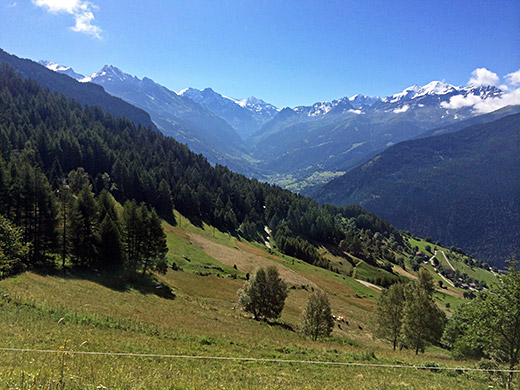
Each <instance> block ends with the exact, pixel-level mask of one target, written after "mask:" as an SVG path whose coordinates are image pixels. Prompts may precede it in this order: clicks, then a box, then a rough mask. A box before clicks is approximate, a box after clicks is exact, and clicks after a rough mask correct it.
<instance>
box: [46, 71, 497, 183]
mask: <svg viewBox="0 0 520 390" xmlns="http://www.w3.org/2000/svg"><path fill="white" fill-rule="evenodd" d="M41 64H43V65H44V66H47V67H48V68H49V69H52V70H54V71H56V72H61V73H70V74H74V75H77V73H75V72H74V71H73V70H72V69H71V68H70V67H66V66H61V65H57V64H55V63H49V62H46V61H43V62H41ZM75 78H77V79H79V80H80V81H82V82H90V83H95V84H98V85H101V86H103V87H104V88H105V90H106V91H107V92H109V93H110V94H112V95H115V96H117V97H120V98H122V99H123V100H125V101H127V102H129V103H131V104H134V105H136V106H137V107H139V108H142V109H143V110H145V111H147V112H148V113H149V114H150V115H151V117H152V119H153V121H154V123H155V124H156V125H157V127H158V128H159V130H161V131H162V132H163V133H165V134H167V135H171V136H173V137H175V138H176V139H177V140H179V141H180V142H183V143H186V144H187V145H188V146H189V147H190V148H192V149H193V150H194V151H196V152H198V153H202V154H204V155H205V156H206V157H207V158H208V159H209V160H210V161H211V162H213V163H220V164H223V165H227V166H229V167H230V168H232V169H233V170H235V171H238V172H241V173H244V174H246V175H249V176H253V177H256V178H259V179H262V180H267V181H271V182H275V183H277V184H281V185H284V184H288V185H290V184H294V183H295V182H301V183H304V184H302V185H299V186H297V187H295V188H296V189H305V186H307V185H309V184H310V181H309V180H308V179H309V178H316V177H318V180H317V181H316V183H318V184H321V183H323V182H326V181H328V180H330V178H331V177H333V176H335V175H339V174H342V173H344V172H346V171H348V170H349V169H351V168H353V167H355V166H357V165H359V164H360V163H362V162H364V161H366V160H368V159H369V158H371V157H373V156H374V155H376V154H377V153H379V152H380V151H382V150H384V149H385V148H387V147H389V146H391V145H393V144H396V143H398V142H400V141H404V140H408V139H413V138H416V137H418V136H420V135H421V134H423V133H425V132H427V131H430V130H433V129H436V128H439V127H440V126H450V125H452V124H454V123H458V122H460V121H463V120H464V119H468V118H473V117H476V116H478V114H479V112H477V111H476V110H474V109H473V107H472V106H468V105H460V106H458V105H456V104H451V103H452V102H453V101H456V100H457V99H467V98H468V97H469V98H472V99H477V100H482V101H485V100H486V99H495V98H499V97H501V96H502V95H503V91H501V90H500V89H498V88H496V87H492V86H470V87H456V86H453V85H450V84H447V83H445V82H442V81H432V82H430V83H428V84H426V85H424V86H417V85H414V86H411V87H408V88H406V89H405V90H403V91H402V92H400V93H396V94H394V95H392V96H387V97H383V98H381V97H370V96H364V95H361V94H358V95H354V96H352V97H350V98H348V97H343V98H340V99H337V100H333V101H326V102H317V103H315V104H313V105H311V106H298V107H294V108H289V107H287V108H283V109H279V108H277V107H275V106H273V105H271V104H269V103H266V102H264V101H263V100H261V99H258V98H255V97H250V98H247V99H234V98H231V97H226V96H223V95H221V94H219V93H217V92H215V91H213V90H212V89H211V88H206V89H204V90H198V89H194V88H186V89H184V90H182V91H180V92H179V93H176V92H174V91H171V90H169V89H167V88H166V87H164V86H161V85H159V84H157V83H155V82H154V81H152V80H151V79H149V78H146V77H145V78H143V79H142V80H140V79H139V78H137V77H134V76H131V75H129V74H126V73H124V72H123V71H121V70H120V69H118V68H116V67H114V66H110V65H106V66H105V67H103V68H102V69H101V70H100V71H99V72H96V73H94V74H92V75H91V76H88V77H78V76H75ZM454 99H455V100H454ZM477 122H478V121H477ZM287 178H292V180H287ZM313 184H314V183H313ZM289 188H290V187H289ZM295 188H293V189H295Z"/></svg>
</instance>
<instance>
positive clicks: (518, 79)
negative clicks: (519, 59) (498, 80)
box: [506, 69, 520, 86]
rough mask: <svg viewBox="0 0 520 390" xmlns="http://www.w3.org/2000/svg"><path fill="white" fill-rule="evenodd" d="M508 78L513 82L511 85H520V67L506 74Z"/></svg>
mask: <svg viewBox="0 0 520 390" xmlns="http://www.w3.org/2000/svg"><path fill="white" fill-rule="evenodd" d="M506 79H507V80H508V81H509V83H511V85H515V86H516V85H520V69H518V70H517V71H516V72H513V73H509V74H508V75H506Z"/></svg>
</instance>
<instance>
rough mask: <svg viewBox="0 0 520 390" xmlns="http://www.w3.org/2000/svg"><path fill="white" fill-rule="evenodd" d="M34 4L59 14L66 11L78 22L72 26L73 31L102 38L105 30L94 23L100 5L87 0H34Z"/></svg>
mask: <svg viewBox="0 0 520 390" xmlns="http://www.w3.org/2000/svg"><path fill="white" fill-rule="evenodd" d="M32 2H33V4H34V5H36V6H38V7H41V8H44V9H46V10H47V11H49V12H51V13H54V14H58V13H66V14H69V15H72V16H73V17H74V20H75V22H76V24H75V25H74V26H73V27H71V28H70V29H71V30H72V31H76V32H80V33H84V34H88V35H91V36H93V37H95V38H97V39H101V33H102V32H103V30H101V28H100V27H99V26H96V25H95V24H94V13H93V11H96V10H97V9H98V7H97V6H96V5H95V4H92V3H91V2H89V1H86V0H32Z"/></svg>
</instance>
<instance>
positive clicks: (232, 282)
mask: <svg viewBox="0 0 520 390" xmlns="http://www.w3.org/2000/svg"><path fill="white" fill-rule="evenodd" d="M181 226H182V227H171V226H168V225H165V228H166V232H167V236H168V246H169V248H170V253H169V257H170V260H172V261H173V260H174V261H175V262H176V263H177V264H178V265H180V266H181V268H182V269H183V271H173V270H169V271H168V273H167V274H166V275H160V276H157V278H158V279H159V282H161V283H163V284H165V285H167V286H169V287H170V288H171V289H172V291H173V293H174V294H175V299H165V298H161V297H159V296H158V295H156V294H155V292H156V289H155V285H154V284H151V285H138V286H118V287H117V288H114V287H112V288H111V287H110V286H111V283H110V282H111V281H110V277H109V276H107V275H98V274H89V275H78V274H73V275H72V274H67V275H61V274H60V275H40V274H35V273H25V274H23V275H20V276H18V277H15V278H11V279H7V280H3V281H0V313H1V316H0V340H2V342H1V346H3V347H6V346H7V347H25V348H41V349H58V348H60V347H61V348H64V349H72V350H78V351H118V352H134V353H163V354H185V355H206V356H242V357H260V358H280V359H302V360H327V361H343V362H367V363H383V364H384V363H401V364H403V363H406V364H423V363H424V362H425V361H429V362H431V361H433V362H437V363H438V364H440V365H443V366H461V365H462V366H468V365H473V364H474V362H467V361H466V362H465V361H455V360H454V359H453V358H451V357H450V356H449V354H448V353H447V352H446V351H443V350H441V349H438V348H434V347H432V348H429V349H428V350H427V351H426V353H425V354H424V355H419V356H418V357H416V356H415V355H414V354H413V353H410V352H408V351H400V352H394V351H392V350H391V349H390V348H389V346H388V345H387V344H385V343H383V342H381V341H380V340H377V339H374V338H373V337H372V332H373V330H374V323H373V311H374V309H375V299H374V298H375V297H377V295H378V292H377V291H376V290H374V289H372V288H368V287H365V286H363V285H361V284H360V283H358V282H356V281H355V280H354V279H353V278H350V277H346V276H343V275H338V274H336V273H333V272H330V271H327V270H324V269H319V268H315V267H312V266H310V265H308V264H306V263H304V262H301V261H299V260H296V259H292V258H289V257H287V256H283V255H280V254H279V253H268V252H266V251H264V250H263V248H262V247H261V246H259V245H256V244H251V243H247V242H244V241H239V240H238V239H236V238H234V237H230V236H229V235H227V234H223V233H221V232H218V231H213V229H212V228H209V227H206V228H205V229H204V230H202V229H199V228H196V227H194V226H193V225H191V224H189V222H188V221H187V220H185V219H183V220H182V225H181ZM229 251H232V252H229ZM234 253H236V255H235V256H236V257H235V259H236V263H237V264H240V265H238V266H237V268H238V269H237V270H235V269H234V268H233V267H232V265H231V266H230V265H229V263H230V261H232V260H231V259H230V258H229V256H231V254H234ZM183 256H186V257H188V258H189V259H190V261H187V260H186V259H185V258H184V257H183ZM217 258H221V259H222V261H224V262H227V263H228V265H226V264H224V263H223V262H220V261H219V260H217ZM241 258H246V259H251V261H259V262H261V261H263V262H265V263H264V264H266V265H267V264H276V265H277V266H278V267H281V268H280V269H282V271H283V272H282V274H284V273H285V274H286V275H288V277H290V278H294V279H293V280H295V281H296V282H297V283H295V284H290V286H291V287H292V288H290V290H289V291H290V292H289V297H288V299H287V301H286V306H285V308H284V311H283V313H282V317H281V319H280V320H279V322H278V324H275V325H268V324H266V323H263V322H256V321H254V320H252V319H251V318H250V317H249V316H248V315H246V314H245V313H243V312H242V311H241V310H240V309H239V308H238V307H237V299H236V291H237V290H238V289H239V288H240V287H241V286H242V284H243V282H244V280H243V279H242V278H243V275H244V274H245V272H246V270H245V269H242V267H245V265H246V264H247V263H246V262H243V263H241V262H240V261H239V260H240V259H241ZM197 272H198V273H203V274H211V275H208V276H201V275H200V274H197ZM301 281H304V282H301ZM318 287H319V288H322V289H324V290H325V291H327V293H328V294H329V298H330V301H331V305H332V307H333V313H334V314H337V315H343V316H345V317H346V319H347V320H348V321H349V325H348V326H347V325H346V324H341V329H340V328H339V327H338V326H337V325H336V326H335V329H334V332H333V334H332V337H331V338H330V339H328V340H324V341H318V342H312V341H310V340H309V339H306V338H304V337H302V336H301V335H300V334H299V333H298V332H297V330H298V327H299V323H300V318H301V315H302V312H303V310H304V307H305V304H306V301H307V298H308V296H309V294H310V293H311V292H312V289H313V288H318ZM440 299H441V301H442V299H444V300H448V299H450V300H453V299H455V298H454V297H452V296H449V295H445V296H443V297H442V298H440ZM452 307H454V303H452ZM0 367H2V368H1V369H0V383H2V384H4V385H5V387H6V388H16V387H18V388H40V387H38V386H41V387H42V388H50V389H54V388H56V389H62V388H64V389H87V388H89V389H91V388H92V389H93V388H103V387H98V386H105V387H107V388H118V389H149V388H171V389H176V388H179V389H181V388H230V389H235V388H236V389H243V388H308V389H311V388H316V387H318V386H319V387H321V388H338V386H339V387H345V388H348V387H352V388H357V389H374V388H380V389H394V388H395V389H398V388H404V387H408V388H429V389H441V388H449V387H451V388H460V387H462V386H464V387H465V388H467V389H484V388H487V386H488V380H487V379H486V378H485V377H484V376H483V375H477V374H455V373H451V374H450V373H432V372H430V371H423V370H404V369H384V368H377V369H375V368H363V367H339V366H328V365H298V364H289V363H282V364H280V363H278V364H277V363H258V362H235V361H206V360H180V359H167V358H163V359H161V358H136V357H105V356H84V355H65V356H59V355H58V354H37V353H28V352H26V353H15V352H0Z"/></svg>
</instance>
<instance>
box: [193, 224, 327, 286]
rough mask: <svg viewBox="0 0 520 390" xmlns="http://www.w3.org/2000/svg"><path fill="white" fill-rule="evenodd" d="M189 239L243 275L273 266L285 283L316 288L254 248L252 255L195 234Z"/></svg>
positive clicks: (305, 279) (308, 281)
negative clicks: (235, 267)
mask: <svg viewBox="0 0 520 390" xmlns="http://www.w3.org/2000/svg"><path fill="white" fill-rule="evenodd" d="M189 237H190V240H191V242H192V243H194V244H195V245H197V246H199V247H200V248H201V249H202V250H204V252H206V253H207V254H209V255H210V256H211V257H213V258H215V259H217V260H218V261H220V262H221V263H223V264H225V265H228V266H234V265H236V266H237V268H238V270H239V271H240V272H242V273H244V274H245V273H253V272H254V271H255V270H256V269H258V268H261V267H269V266H275V267H276V268H277V269H278V272H279V273H280V277H281V278H282V279H284V280H285V282H286V283H289V284H293V285H311V286H312V287H317V286H316V285H315V284H314V283H312V282H311V281H310V280H309V279H307V278H305V277H304V276H302V275H300V274H298V273H296V272H294V271H293V270H291V269H289V268H287V267H285V266H283V265H282V264H280V263H278V262H275V261H273V260H270V259H269V258H268V254H267V253H265V252H263V253H262V254H263V255H259V251H257V250H256V248H255V250H254V253H252V252H249V251H248V252H246V251H245V250H243V249H241V248H239V247H238V246H237V247H236V248H230V247H227V246H224V245H221V244H218V243H216V242H214V241H212V240H210V239H208V238H206V237H203V236H201V235H199V234H196V233H189ZM242 248H243V246H242ZM253 248H254V247H253Z"/></svg>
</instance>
